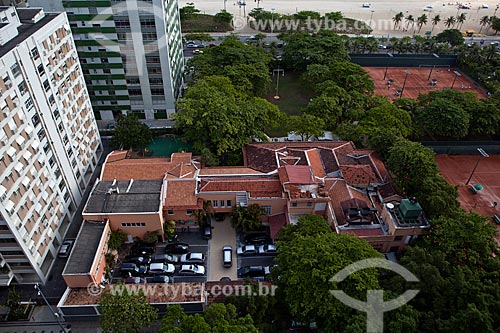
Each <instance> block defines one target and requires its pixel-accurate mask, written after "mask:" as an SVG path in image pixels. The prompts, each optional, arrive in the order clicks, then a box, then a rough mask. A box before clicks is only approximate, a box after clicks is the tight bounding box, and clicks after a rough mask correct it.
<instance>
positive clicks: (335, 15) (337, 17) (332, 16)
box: [325, 12, 344, 23]
mask: <svg viewBox="0 0 500 333" xmlns="http://www.w3.org/2000/svg"><path fill="white" fill-rule="evenodd" d="M325 18H327V19H329V20H332V21H333V22H335V23H339V22H340V21H341V20H342V19H343V18H344V15H343V14H342V12H330V13H326V14H325Z"/></svg>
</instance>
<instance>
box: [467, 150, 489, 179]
mask: <svg viewBox="0 0 500 333" xmlns="http://www.w3.org/2000/svg"><path fill="white" fill-rule="evenodd" d="M477 151H478V152H479V154H481V156H479V158H478V159H477V162H476V165H475V166H474V169H472V172H471V173H470V176H469V179H467V182H466V183H465V185H469V182H470V180H471V179H472V176H473V175H474V172H476V169H477V166H478V165H479V162H480V161H481V158H482V157H484V158H487V157H490V155H488V153H486V152H485V151H484V149H483V148H477Z"/></svg>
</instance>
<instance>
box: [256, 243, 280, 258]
mask: <svg viewBox="0 0 500 333" xmlns="http://www.w3.org/2000/svg"><path fill="white" fill-rule="evenodd" d="M258 252H259V254H260V255H267V256H271V255H272V256H274V255H276V247H275V246H274V245H273V244H265V245H261V246H259V247H258Z"/></svg>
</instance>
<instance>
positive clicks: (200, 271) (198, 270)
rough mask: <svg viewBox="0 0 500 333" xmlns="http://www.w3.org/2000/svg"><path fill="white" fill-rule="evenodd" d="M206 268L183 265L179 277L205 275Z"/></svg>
mask: <svg viewBox="0 0 500 333" xmlns="http://www.w3.org/2000/svg"><path fill="white" fill-rule="evenodd" d="M204 274H205V266H201V265H182V266H181V269H180V271H179V275H204Z"/></svg>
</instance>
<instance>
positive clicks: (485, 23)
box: [479, 15, 490, 33]
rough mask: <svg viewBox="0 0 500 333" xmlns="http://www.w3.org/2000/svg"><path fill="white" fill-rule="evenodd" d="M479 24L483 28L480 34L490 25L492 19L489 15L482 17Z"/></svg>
mask: <svg viewBox="0 0 500 333" xmlns="http://www.w3.org/2000/svg"><path fill="white" fill-rule="evenodd" d="M479 24H480V25H481V28H480V29H479V33H481V31H482V30H483V28H484V27H485V26H488V25H489V24H490V17H489V16H488V15H485V16H483V17H481V19H480V20H479Z"/></svg>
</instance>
